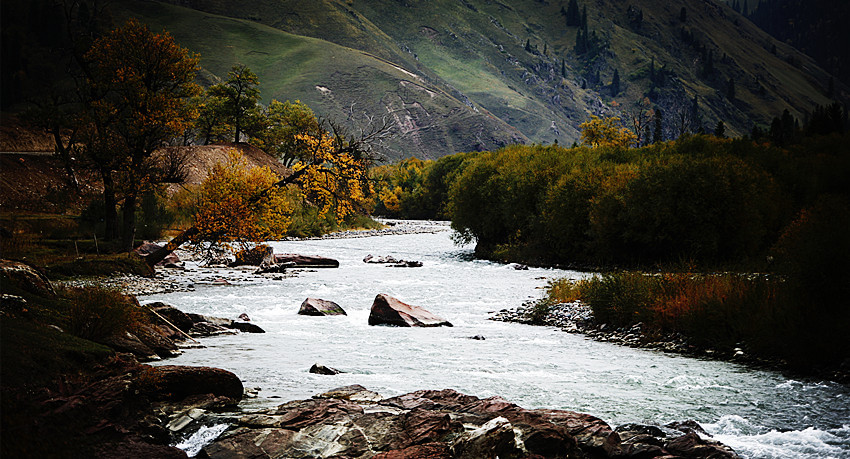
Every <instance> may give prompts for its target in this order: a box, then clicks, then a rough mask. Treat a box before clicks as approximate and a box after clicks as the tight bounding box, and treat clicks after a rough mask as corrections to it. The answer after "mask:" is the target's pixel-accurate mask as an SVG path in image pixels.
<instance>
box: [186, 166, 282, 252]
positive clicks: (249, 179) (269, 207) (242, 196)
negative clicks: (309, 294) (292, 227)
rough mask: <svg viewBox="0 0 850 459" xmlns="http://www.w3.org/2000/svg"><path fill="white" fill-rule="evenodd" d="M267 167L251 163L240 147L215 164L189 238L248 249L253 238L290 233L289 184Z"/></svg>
mask: <svg viewBox="0 0 850 459" xmlns="http://www.w3.org/2000/svg"><path fill="white" fill-rule="evenodd" d="M278 181H280V177H278V176H277V175H276V174H275V173H274V172H272V171H271V170H270V169H269V168H268V167H259V166H254V167H248V164H247V162H246V161H245V158H244V157H243V156H242V154H241V153H239V152H238V151H236V150H231V151H230V152H229V153H228V158H227V162H224V163H217V164H216V165H214V166H213V167H212V168H211V169H210V171H209V174H208V176H207V178H206V180H204V181H203V183H201V185H200V189H199V190H198V193H197V195H196V198H195V202H194V207H195V209H196V210H195V215H194V226H195V228H197V231H196V232H194V233H193V234H192V235H191V237H190V239H189V240H190V242H192V243H194V244H196V245H202V244H203V243H205V242H209V241H213V242H216V243H217V244H219V245H223V246H225V247H228V248H240V249H246V248H248V246H249V245H250V243H252V242H256V241H262V240H271V239H280V238H281V237H282V236H284V235H285V234H286V230H287V228H288V227H289V224H290V221H291V220H290V216H291V215H292V204H291V202H290V201H289V199H288V197H287V196H286V189H285V188H281V187H275V186H274V184H275V183H277V182H278Z"/></svg>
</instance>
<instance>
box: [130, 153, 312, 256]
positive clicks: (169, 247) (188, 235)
mask: <svg viewBox="0 0 850 459" xmlns="http://www.w3.org/2000/svg"><path fill="white" fill-rule="evenodd" d="M306 171H307V169H306V168H305V169H299V170H297V171H295V172H293V173H292V174H291V175H289V176H288V177H286V178H284V179H282V180H279V181H278V182H276V183H275V184H274V185H272V186H270V187H268V188H267V189H265V190H264V191H263V192H262V193H258V194H257V195H256V196H254V198H252V199H251V200H250V201H248V202H249V203H250V204H253V203H255V202H257V201H259V200H260V199H263V197H264V196H266V195H267V194H268V193H269V192H270V191H271V190H273V189H275V188H279V187H283V186H286V185H289V184H290V183H292V182H294V181H295V180H297V179H298V177H300V176H302V175H304V173H305V172H306ZM199 232H200V231H199V230H198V228H197V227H195V226H192V227H190V228H189V229H187V230H185V231H183V232H182V233H180V234H178V235H177V236H175V237H174V238H173V239H171V240H170V241H168V243H167V244H165V245H164V246H163V247H161V248H159V249H157V250H155V251H153V252H151V254H150V255H146V256H145V262H147V264H148V266H151V267H153V266H155V265H156V264H157V263H159V262H160V261H162V260H164V259H165V257H167V256H168V255H169V254H170V253H171V252H173V251H175V250H177V249H178V248H179V247H180V246H181V245H183V244H184V243H186V242H189V241H190V240H192V238H193V237H194V236H196V235H197V234H198V233H199Z"/></svg>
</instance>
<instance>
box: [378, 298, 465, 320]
mask: <svg viewBox="0 0 850 459" xmlns="http://www.w3.org/2000/svg"><path fill="white" fill-rule="evenodd" d="M369 325H392V326H396V327H441V326H446V327H451V326H452V324H451V322H449V321H447V320H446V319H443V318H442V317H440V316H437V315H435V314H432V313H431V312H429V311H427V310H425V309H424V308H421V307H419V306H413V305H409V304H407V303H403V302H401V301H399V300H398V299H396V298H393V297H391V296H389V295H386V294H383V293H381V294H378V296H376V297H375V301H374V302H373V303H372V311H371V312H370V313H369Z"/></svg>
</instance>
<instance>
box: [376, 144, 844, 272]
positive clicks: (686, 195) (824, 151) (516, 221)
mask: <svg viewBox="0 0 850 459" xmlns="http://www.w3.org/2000/svg"><path fill="white" fill-rule="evenodd" d="M848 176H850V142H848V138H847V137H842V136H837V135H835V136H829V137H818V138H810V139H806V140H805V141H804V142H803V143H801V144H799V145H795V146H792V147H789V148H786V149H781V148H778V147H774V146H771V145H769V144H758V143H754V142H752V141H750V140H745V139H736V140H730V139H720V138H716V137H711V136H689V137H683V138H681V139H679V140H677V141H672V142H665V143H658V144H654V145H650V146H647V147H643V148H632V149H625V148H609V147H599V148H587V147H574V148H562V147H559V146H557V145H550V146H542V145H531V146H526V145H513V146H508V147H505V148H503V149H501V150H498V151H493V152H481V153H464V154H457V155H452V156H449V157H445V158H441V159H440V160H437V161H419V160H415V159H411V160H405V161H403V162H401V163H399V164H396V165H391V166H384V167H383V168H380V169H376V170H375V171H373V179H375V181H376V184H377V185H376V191H377V192H378V198H377V199H376V207H375V212H376V213H379V214H384V215H390V216H398V217H408V218H448V219H451V220H452V224H453V227H454V228H455V229H456V230H457V231H458V233H459V235H460V236H459V237H460V238H461V239H462V240H464V241H467V242H475V243H476V246H477V247H476V252H477V255H478V256H481V257H486V258H491V259H497V260H511V261H524V262H536V263H541V264H546V263H556V264H573V265H585V266H606V265H609V266H610V265H628V266H654V265H669V264H679V263H682V262H693V263H696V264H697V265H700V266H709V265H727V264H729V263H733V264H736V265H742V264H743V265H744V266H754V265H755V266H760V265H761V264H763V262H764V260H765V256H766V255H767V253H768V251H769V249H770V248H771V247H772V246H773V245H774V244H775V243H776V242H777V240H778V238H779V235H780V234H781V233H782V231H783V229H784V228H786V227H787V226H788V225H789V224H790V223H791V222H792V221H793V219H794V218H795V216H796V215H797V214H798V213H799V212H800V211H801V209H804V208H806V207H808V206H811V205H813V204H814V203H815V201H816V200H817V199H818V198H819V197H820V196H822V195H826V194H833V195H843V196H848V195H850V193H848V181H847V180H846V177H848Z"/></svg>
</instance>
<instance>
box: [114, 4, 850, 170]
mask: <svg viewBox="0 0 850 459" xmlns="http://www.w3.org/2000/svg"><path fill="white" fill-rule="evenodd" d="M174 2H175V3H179V4H181V5H184V6H186V7H189V8H190V9H182V8H181V9H179V11H180V13H179V14H177V13H175V12H169V11H178V10H177V9H175V10H169V8H174V7H169V6H166V5H162V4H158V3H156V2H144V3H142V2H130V1H126V0H125V1H120V2H118V6H119V7H120V8H124V11H125V12H124V14H132V15H140V16H143V19H144V20H145V21H148V22H149V23H151V24H152V25H154V26H155V27H162V26H164V27H166V28H168V30H170V31H172V33H173V34H174V35H175V37H176V38H178V40H180V41H181V42H182V43H183V44H184V45H186V46H188V47H190V48H191V49H193V50H196V51H199V52H201V53H202V55H203V56H204V61H203V62H202V65H204V66H205V67H206V68H208V69H209V70H210V71H211V72H213V73H214V74H216V75H218V76H223V75H224V74H225V73H226V69H227V68H229V66H230V65H232V64H233V63H235V62H242V63H246V64H248V65H249V66H251V67H252V68H254V69H255V70H256V71H257V73H258V74H259V75H260V77H261V81H262V82H263V88H262V89H263V92H264V96H265V98H266V99H268V98H271V97H275V98H284V99H285V98H289V99H301V100H303V101H305V102H307V103H308V104H310V105H311V106H312V107H313V108H314V109H315V110H316V111H317V112H318V113H320V114H323V115H327V116H330V117H333V118H336V119H340V118H342V119H348V118H351V116H352V114H354V115H356V116H355V118H360V119H362V117H363V116H364V114H366V115H369V116H378V117H380V116H383V115H384V114H386V113H392V114H393V118H394V119H395V120H396V121H397V122H398V123H399V132H400V133H401V135H400V136H399V138H398V139H396V142H397V143H396V145H395V146H394V150H395V153H394V155H393V156H412V155H415V156H419V157H426V158H427V157H435V156H440V155H442V154H447V153H452V152H455V151H465V150H474V149H481V148H492V147H493V146H494V145H500V144H502V143H504V142H508V141H524V140H525V139H528V140H530V141H533V142H540V143H551V142H554V141H558V142H560V143H567V144H568V143H571V142H573V141H575V140H576V139H577V138H578V135H579V132H578V125H579V124H580V123H581V122H583V121H585V120H586V119H587V118H588V116H589V115H590V114H597V115H604V114H620V115H622V116H623V117H625V118H628V117H629V115H630V114H637V113H638V112H646V110H648V109H649V108H658V109H660V111H661V112H662V113H663V114H664V123H663V132H664V136H665V137H666V138H672V137H676V136H678V135H679V133H680V132H681V131H682V130H691V131H696V130H699V129H704V130H707V131H711V130H712V129H714V126H715V125H716V124H717V123H718V121H723V122H724V123H725V125H726V128H727V129H726V132H727V134H731V135H740V134H744V133H747V132H749V130H750V129H751V128H752V126H753V125H754V124H761V125H767V124H768V123H769V121H770V120H771V119H772V118H773V117H774V116H777V115H778V114H780V113H781V112H782V110H784V109H789V110H790V111H791V113H792V114H794V115H795V116H797V117H798V118H801V119H802V118H804V117H805V114H806V112H807V111H810V110H811V109H812V108H813V107H814V106H815V105H816V104H827V103H829V102H830V99H829V98H828V97H827V96H826V92H827V84H828V81H829V75H828V74H827V73H826V72H825V71H823V70H822V69H820V68H819V67H818V66H817V65H816V64H815V63H814V61H813V60H812V59H810V58H809V57H807V56H805V55H803V54H801V53H799V52H798V51H796V50H794V49H793V48H791V47H790V46H788V45H785V44H783V43H779V42H777V41H776V40H775V39H773V38H772V37H770V36H769V35H767V34H766V33H764V32H763V31H761V30H760V29H758V28H757V27H756V26H754V25H753V24H752V23H750V22H749V21H748V20H747V19H746V18H744V17H743V16H741V15H739V14H737V13H735V12H734V11H733V10H732V9H731V8H729V7H728V6H725V5H721V4H719V3H716V2H714V1H711V0H683V1H682V2H678V3H676V4H675V5H674V4H669V3H667V2H655V1H650V0H633V1H630V2H628V3H627V2H625V1H622V0H597V1H595V2H589V1H583V2H579V5H580V6H581V7H586V8H587V24H588V29H589V30H590V31H591V32H592V33H594V34H595V36H597V37H599V43H602V44H603V45H602V46H600V48H601V50H600V51H598V52H596V53H586V54H583V55H581V54H577V53H576V51H575V50H574V47H575V45H576V40H577V33H578V31H579V28H578V27H575V26H567V25H566V18H565V16H564V15H563V14H562V11H563V8H566V7H567V6H568V2H567V1H562V2H559V1H545V0H518V1H512V2H510V4H507V2H498V1H493V0H460V1H458V0H430V1H424V0H402V1H398V0H369V1H366V0H358V1H337V0H318V1H307V0H249V1H245V2H239V4H238V7H237V6H235V4H233V3H232V2H226V1H224V0H175V1H174ZM683 8H684V9H685V12H686V14H685V15H684V16H683V15H682V11H681V10H682V9H683ZM157 9H159V11H157ZM193 9H194V14H197V15H200V16H193V13H192V11H193ZM200 11H204V12H205V13H200ZM210 13H214V14H217V15H222V16H230V17H233V18H238V19H237V20H232V19H231V20H229V21H230V22H228V20H227V19H225V18H224V17H220V16H213V15H211V14H210ZM175 16H182V17H184V18H186V19H185V21H186V23H185V24H184V23H181V22H180V20H178V19H177V18H176V17H175ZM190 18H191V19H190ZM199 18H203V19H199ZM211 18H216V19H215V20H214V22H215V23H216V24H217V25H216V26H215V27H212V28H211V27H209V26H208V24H210V21H213V19H211ZM200 21H203V24H205V25H204V27H202V28H198V27H197V24H198V22H200ZM257 23H262V24H265V25H268V26H269V27H268V28H262V27H261V26H260V25H259V24H257ZM225 24H227V25H226V26H225ZM237 24H238V26H237ZM272 28H277V29H279V30H285V31H287V32H290V33H292V34H297V35H300V37H296V36H293V35H288V34H277V33H276V32H272ZM219 29H221V30H219ZM222 31H224V32H223V33H222ZM225 36H226V37H227V40H224V38H225ZM271 36H274V37H277V38H275V39H273V40H272V39H270V38H268V37H271ZM307 36H309V37H313V38H317V39H320V40H322V41H316V40H311V39H308V38H305V37H307ZM275 40H280V41H275ZM328 42H334V43H337V44H338V45H343V46H345V48H339V47H332V46H330V45H329V44H328ZM296 44H297V46H296ZM606 45H607V46H606ZM774 47H775V49H776V54H773V53H771V50H772V49H773V48H774ZM354 49H357V50H359V51H361V52H364V53H367V54H363V53H360V54H358V53H356V52H354ZM343 50H344V51H343ZM262 53H266V54H262ZM591 54H592V55H591ZM615 71H616V72H617V73H618V75H619V77H620V81H621V83H620V85H619V86H620V88H619V91H618V92H616V93H615V92H614V88H613V87H612V84H611V83H612V80H613V79H614V73H615ZM653 76H654V78H653ZM319 86H320V87H322V88H326V89H322V90H319V89H316V88H317V87H319ZM730 86H731V88H732V89H731V90H730ZM837 90H838V91H837V92H838V94H839V97H840V98H841V99H842V100H846V99H847V96H846V95H847V88H846V87H845V86H840V87H838V88H837ZM323 94H324V95H323ZM695 99H696V102H697V109H696V110H694V107H693V105H694V100H695ZM352 104H353V105H352ZM352 107H354V108H352ZM644 121H645V120H644Z"/></svg>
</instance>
